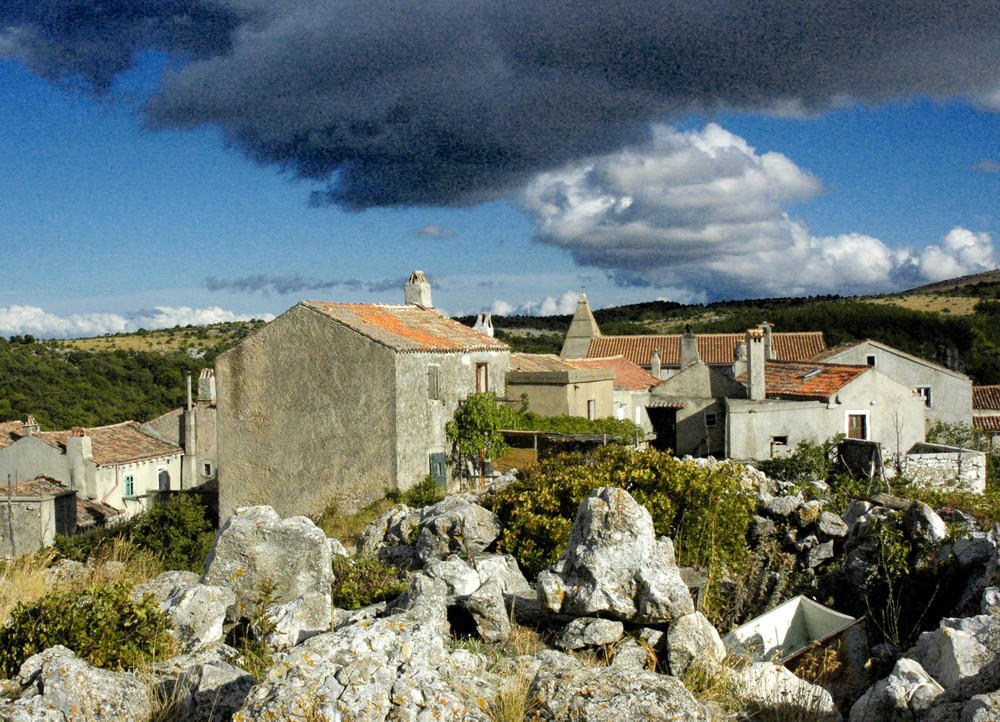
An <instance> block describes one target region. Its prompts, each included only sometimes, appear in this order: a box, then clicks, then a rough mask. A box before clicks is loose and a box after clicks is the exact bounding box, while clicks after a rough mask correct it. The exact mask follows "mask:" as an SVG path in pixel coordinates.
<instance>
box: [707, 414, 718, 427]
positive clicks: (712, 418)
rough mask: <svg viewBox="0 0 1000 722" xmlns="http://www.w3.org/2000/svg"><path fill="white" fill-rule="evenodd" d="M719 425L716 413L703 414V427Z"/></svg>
mask: <svg viewBox="0 0 1000 722" xmlns="http://www.w3.org/2000/svg"><path fill="white" fill-rule="evenodd" d="M718 425H719V413H718V412H717V411H706V412H705V426H707V427H709V428H711V427H713V426H718Z"/></svg>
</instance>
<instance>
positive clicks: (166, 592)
mask: <svg viewBox="0 0 1000 722" xmlns="http://www.w3.org/2000/svg"><path fill="white" fill-rule="evenodd" d="M200 579H201V575H200V574H196V573H195V572H185V571H170V572H163V573H162V574H159V575H157V576H156V577H155V578H154V579H151V580H150V581H148V582H143V583H142V584H136V585H135V587H133V588H132V601H133V602H138V601H140V600H141V599H142V598H143V596H145V595H146V594H149V595H150V596H152V597H153V599H155V600H156V603H157V604H163V603H164V602H165V601H167V599H169V598H170V597H177V596H180V595H181V594H182V593H183V592H184V590H185V589H187V588H188V587H193V586H194V585H195V584H197V583H198V581H199V580H200Z"/></svg>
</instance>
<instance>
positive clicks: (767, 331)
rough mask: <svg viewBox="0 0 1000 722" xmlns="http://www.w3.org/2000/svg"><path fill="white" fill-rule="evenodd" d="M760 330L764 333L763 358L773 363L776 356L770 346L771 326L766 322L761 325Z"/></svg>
mask: <svg viewBox="0 0 1000 722" xmlns="http://www.w3.org/2000/svg"><path fill="white" fill-rule="evenodd" d="M760 328H761V329H762V330H763V331H764V358H766V359H767V360H768V361H774V360H775V359H777V358H778V354H777V352H776V351H775V350H774V346H773V345H772V344H771V324H769V323H767V322H765V323H762V324H761V325H760Z"/></svg>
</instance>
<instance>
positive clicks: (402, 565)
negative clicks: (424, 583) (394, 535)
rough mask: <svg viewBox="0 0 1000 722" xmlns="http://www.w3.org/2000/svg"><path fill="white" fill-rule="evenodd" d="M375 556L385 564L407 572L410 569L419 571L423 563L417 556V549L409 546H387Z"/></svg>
mask: <svg viewBox="0 0 1000 722" xmlns="http://www.w3.org/2000/svg"><path fill="white" fill-rule="evenodd" d="M375 555H376V556H377V557H378V558H379V561H382V562H384V563H386V564H389V565H391V566H394V567H396V568H397V569H401V570H403V571H408V570H410V569H420V568H421V567H422V566H423V565H424V563H423V562H422V561H420V557H419V556H417V548H416V547H411V546H388V547H382V548H381V549H379V550H378V551H377V552H375Z"/></svg>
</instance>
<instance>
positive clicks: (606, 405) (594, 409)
mask: <svg viewBox="0 0 1000 722" xmlns="http://www.w3.org/2000/svg"><path fill="white" fill-rule="evenodd" d="M614 384H615V372H614V371H613V370H611V369H608V368H601V367H592V366H588V365H585V364H581V363H578V362H577V361H575V360H571V359H562V358H559V357H558V356H556V355H555V354H551V353H512V354H511V355H510V371H508V372H507V396H508V397H509V398H511V399H514V400H517V399H519V398H521V397H522V396H524V397H526V398H527V400H528V408H529V409H530V410H531V411H534V412H535V413H536V414H541V415H542V416H582V417H584V418H587V419H598V418H604V417H608V416H611V415H613V413H614Z"/></svg>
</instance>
